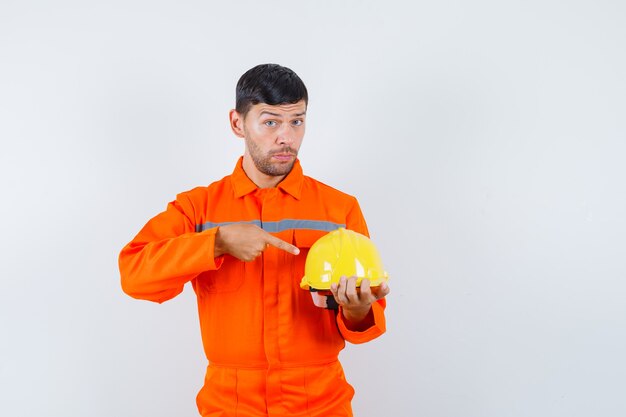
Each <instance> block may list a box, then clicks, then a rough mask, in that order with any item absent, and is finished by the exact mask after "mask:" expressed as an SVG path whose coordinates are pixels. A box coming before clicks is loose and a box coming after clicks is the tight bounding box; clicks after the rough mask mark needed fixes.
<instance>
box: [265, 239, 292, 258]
mask: <svg viewBox="0 0 626 417" xmlns="http://www.w3.org/2000/svg"><path fill="white" fill-rule="evenodd" d="M266 242H267V243H269V244H270V245H272V246H274V247H276V248H278V249H282V250H284V251H285V252H289V253H291V254H292V255H297V254H299V253H300V249H298V248H297V247H295V246H293V245H292V244H290V243H287V242H285V241H284V240H282V239H279V238H277V237H276V236H273V235H268V238H267V241H266Z"/></svg>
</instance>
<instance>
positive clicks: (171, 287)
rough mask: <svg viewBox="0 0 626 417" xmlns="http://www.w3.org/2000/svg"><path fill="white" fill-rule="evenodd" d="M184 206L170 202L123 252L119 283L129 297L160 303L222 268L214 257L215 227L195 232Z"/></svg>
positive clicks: (120, 260) (179, 202)
mask: <svg viewBox="0 0 626 417" xmlns="http://www.w3.org/2000/svg"><path fill="white" fill-rule="evenodd" d="M184 205H185V203H184V201H181V200H180V199H177V200H176V201H173V202H171V203H169V204H168V206H167V209H166V210H165V211H164V212H162V213H160V214H158V215H157V216H155V217H154V218H152V219H151V220H150V221H149V222H148V223H147V224H146V225H145V226H144V227H143V229H141V231H140V232H139V233H138V234H137V236H135V238H134V239H133V240H132V241H131V242H130V243H128V244H127V245H126V246H125V247H124V248H123V249H122V251H121V253H120V255H119V268H120V277H121V284H122V289H123V290H124V292H125V293H127V294H128V295H130V296H131V297H134V298H139V299H144V300H150V301H155V302H158V303H162V302H164V301H166V300H169V299H171V298H174V297H175V296H177V295H178V294H180V293H181V292H182V291H183V287H184V285H185V284H186V283H187V282H189V281H191V280H192V279H193V278H195V277H196V276H197V275H198V274H200V273H201V272H204V271H209V270H214V269H218V268H219V267H220V266H221V263H222V261H223V258H221V257H219V258H217V259H216V258H214V257H213V253H214V248H215V233H216V232H217V228H212V229H208V230H205V231H203V232H196V231H195V224H194V222H193V221H192V220H191V219H190V218H189V217H188V216H187V215H186V214H185V210H184Z"/></svg>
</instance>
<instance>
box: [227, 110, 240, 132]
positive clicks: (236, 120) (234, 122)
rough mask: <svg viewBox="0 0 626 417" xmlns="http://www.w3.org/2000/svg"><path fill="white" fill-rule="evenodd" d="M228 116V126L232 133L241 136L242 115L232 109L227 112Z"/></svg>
mask: <svg viewBox="0 0 626 417" xmlns="http://www.w3.org/2000/svg"><path fill="white" fill-rule="evenodd" d="M228 116H229V118H230V128H231V129H232V131H233V133H234V134H235V135H236V136H238V137H240V138H243V137H244V134H243V133H244V132H243V116H242V115H241V114H240V113H239V112H238V111H237V110H235V109H232V110H231V111H230V113H228Z"/></svg>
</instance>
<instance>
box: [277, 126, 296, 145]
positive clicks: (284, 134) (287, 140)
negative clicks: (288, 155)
mask: <svg viewBox="0 0 626 417" xmlns="http://www.w3.org/2000/svg"><path fill="white" fill-rule="evenodd" d="M293 133H294V132H293V129H292V128H291V125H290V124H289V123H283V124H282V125H281V126H280V129H278V132H276V134H277V136H276V142H278V143H279V144H281V145H282V144H286V145H289V144H291V143H292V142H293Z"/></svg>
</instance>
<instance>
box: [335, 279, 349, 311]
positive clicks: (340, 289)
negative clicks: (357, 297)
mask: <svg viewBox="0 0 626 417" xmlns="http://www.w3.org/2000/svg"><path fill="white" fill-rule="evenodd" d="M346 281H347V279H346V277H341V278H340V279H339V285H338V286H337V303H339V304H341V305H344V304H348V297H346V286H347V285H346Z"/></svg>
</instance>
